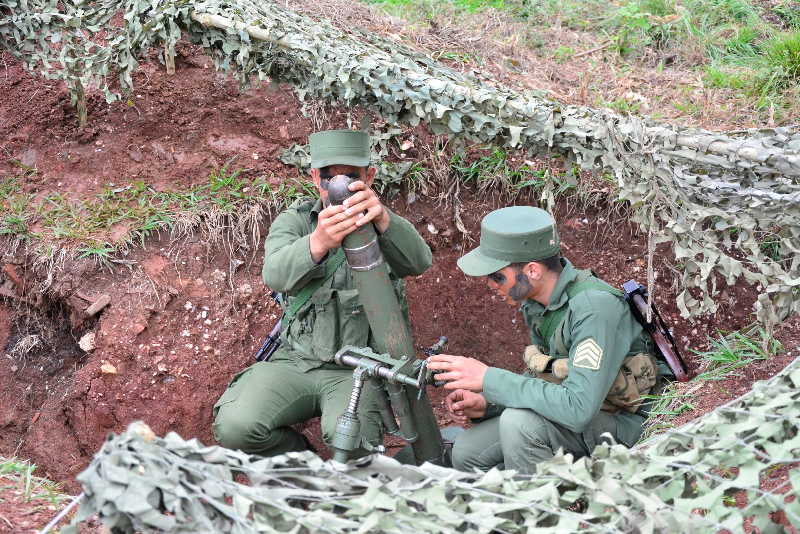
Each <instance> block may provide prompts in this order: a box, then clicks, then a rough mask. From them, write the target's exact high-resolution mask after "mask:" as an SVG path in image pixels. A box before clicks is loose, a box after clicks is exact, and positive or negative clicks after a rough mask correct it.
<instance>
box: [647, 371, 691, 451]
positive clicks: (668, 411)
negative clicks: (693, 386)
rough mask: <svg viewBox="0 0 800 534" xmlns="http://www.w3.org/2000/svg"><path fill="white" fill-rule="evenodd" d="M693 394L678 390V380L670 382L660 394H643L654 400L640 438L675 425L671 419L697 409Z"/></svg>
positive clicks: (650, 435)
mask: <svg viewBox="0 0 800 534" xmlns="http://www.w3.org/2000/svg"><path fill="white" fill-rule="evenodd" d="M692 397H693V395H691V394H684V393H679V392H678V382H670V383H669V384H667V385H666V387H665V388H664V390H663V391H662V392H661V393H660V394H658V395H643V396H642V398H644V399H646V400H649V401H652V404H651V406H650V415H649V417H648V419H647V421H646V422H645V425H644V432H642V436H641V437H640V438H639V442H640V443H641V442H643V441H645V440H647V439H648V438H650V437H652V436H654V435H656V434H658V433H660V432H662V431H664V430H668V429H670V428H673V427H674V425H673V424H672V423H671V420H672V419H673V418H674V417H676V416H678V415H681V414H684V413H686V412H690V411H692V410H694V409H695V407H694V404H692V402H691V399H692Z"/></svg>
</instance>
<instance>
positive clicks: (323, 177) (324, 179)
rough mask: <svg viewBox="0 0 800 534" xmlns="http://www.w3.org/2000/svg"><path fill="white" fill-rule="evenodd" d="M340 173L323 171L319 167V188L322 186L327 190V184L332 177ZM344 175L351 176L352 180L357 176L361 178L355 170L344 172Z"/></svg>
mask: <svg viewBox="0 0 800 534" xmlns="http://www.w3.org/2000/svg"><path fill="white" fill-rule="evenodd" d="M340 174H342V173H339V174H331V173H330V172H328V171H327V170H325V171H323V170H321V169H320V171H319V186H320V188H322V189H324V190H325V191H327V190H328V186H329V185H330V183H331V179H333V178H334V177H335V176H339V175H340ZM344 175H345V176H347V177H348V178H352V179H353V180H358V179H359V178H361V176H360V175H359V173H357V172H348V173H344Z"/></svg>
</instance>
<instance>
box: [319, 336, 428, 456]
mask: <svg viewBox="0 0 800 534" xmlns="http://www.w3.org/2000/svg"><path fill="white" fill-rule="evenodd" d="M333 359H334V361H335V362H336V363H337V364H338V365H341V366H347V367H353V368H354V371H353V390H352V392H351V394H350V402H349V403H348V406H347V410H346V411H345V413H343V414H342V415H340V416H339V418H338V419H337V422H336V432H335V433H334V436H333V439H332V441H331V448H332V449H333V459H334V460H336V461H339V462H346V461H347V459H348V458H349V455H350V453H351V452H352V451H354V450H355V449H357V448H358V447H362V448H363V449H365V450H368V451H370V452H383V446H382V445H372V444H370V443H366V441H365V440H363V439H362V437H361V432H360V430H361V425H360V422H359V420H358V405H359V403H360V401H361V393H362V391H363V388H364V385H365V382H368V383H369V387H370V388H372V393H373V394H374V395H375V396H376V399H377V404H378V407H379V409H380V413H381V419H382V420H383V424H384V427H385V428H386V431H387V432H388V433H390V434H392V435H395V436H398V437H400V438H401V439H403V440H405V441H407V442H409V443H414V442H415V441H417V439H419V438H420V436H419V433H418V430H417V428H416V425H415V423H414V418H413V417H412V413H411V406H410V404H409V401H408V396H407V395H406V390H405V388H406V386H411V387H413V388H416V389H417V390H418V395H420V396H423V395H424V394H425V386H426V385H427V384H429V383H432V380H431V375H430V373H429V372H426V366H425V360H418V359H414V358H404V359H397V358H392V357H391V356H390V355H388V354H378V353H376V352H374V351H373V350H372V349H370V348H369V347H352V346H346V347H343V348H342V349H341V350H340V351H339V352H337V353H336V355H335V356H334V357H333Z"/></svg>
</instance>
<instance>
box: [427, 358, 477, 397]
mask: <svg viewBox="0 0 800 534" xmlns="http://www.w3.org/2000/svg"><path fill="white" fill-rule="evenodd" d="M428 368H429V369H433V370H434V371H440V372H438V373H434V378H435V379H436V380H444V381H445V382H447V383H446V384H445V385H444V388H445V389H467V390H469V391H475V392H477V393H480V392H481V391H483V377H484V375H485V374H486V370H487V369H488V368H489V366H488V365H486V364H485V363H483V362H480V361H478V360H476V359H475V358H465V357H464V356H454V355H452V354H437V355H435V356H431V357H430V358H428Z"/></svg>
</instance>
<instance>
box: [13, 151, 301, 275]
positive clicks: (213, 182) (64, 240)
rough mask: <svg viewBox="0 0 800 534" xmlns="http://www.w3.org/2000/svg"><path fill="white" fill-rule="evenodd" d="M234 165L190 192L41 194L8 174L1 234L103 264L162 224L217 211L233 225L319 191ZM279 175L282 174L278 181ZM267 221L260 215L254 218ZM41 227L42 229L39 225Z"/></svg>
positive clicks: (133, 189) (139, 184)
mask: <svg viewBox="0 0 800 534" xmlns="http://www.w3.org/2000/svg"><path fill="white" fill-rule="evenodd" d="M245 174H246V173H245V172H244V171H243V170H242V169H238V170H232V169H230V168H229V165H225V166H223V167H222V168H221V169H217V170H215V171H213V172H212V173H211V174H210V175H209V177H208V180H207V182H206V183H203V184H199V185H196V186H193V187H191V188H190V189H189V190H184V191H157V190H156V189H155V188H154V187H152V186H151V185H150V184H148V183H146V182H144V181H134V182H131V183H129V184H126V185H124V186H117V187H114V186H108V187H106V188H105V189H103V190H102V191H100V192H99V193H97V194H95V195H92V196H90V197H82V198H73V197H71V196H69V195H68V194H64V193H52V194H50V195H47V196H45V197H42V198H39V199H35V198H34V196H33V195H31V194H28V193H26V192H25V191H24V190H23V188H22V187H21V185H20V184H21V183H22V182H21V180H20V179H19V177H8V178H4V179H2V180H0V192H3V193H5V194H4V195H2V196H0V235H2V236H10V237H12V238H13V237H16V238H18V239H20V240H31V241H32V240H36V241H37V242H39V244H40V245H47V244H56V245H58V246H59V247H68V248H70V249H72V250H74V251H75V253H76V255H77V257H79V258H90V259H94V260H96V261H98V262H99V263H102V264H107V263H108V262H110V261H112V259H113V257H114V255H115V254H117V253H119V252H124V251H126V250H127V249H128V248H129V247H130V246H132V245H135V244H136V245H141V246H143V245H144V242H145V240H146V239H148V238H151V237H153V236H154V235H156V234H158V233H160V232H162V231H168V232H169V231H173V230H174V229H175V228H176V227H177V226H179V225H180V226H181V227H182V228H184V229H185V225H186V224H187V223H186V221H194V222H199V221H200V220H201V219H202V218H203V217H206V218H208V217H211V218H213V219H214V220H216V221H218V224H221V225H223V226H226V227H231V226H232V225H230V224H226V220H227V222H228V223H230V221H231V220H235V219H237V218H239V217H242V216H244V215H242V214H247V213H252V210H251V209H250V208H254V207H256V208H263V210H265V211H267V212H273V211H274V212H277V211H279V210H281V209H283V208H284V207H286V206H287V205H288V204H290V203H291V202H292V201H294V200H295V199H297V198H299V197H301V196H316V190H315V189H314V188H313V187H312V186H311V184H309V183H305V182H300V181H282V182H280V183H278V184H277V185H273V184H272V183H271V182H270V179H269V177H266V176H261V177H248V176H245ZM273 181H274V180H273ZM258 223H259V221H257V220H253V221H252V224H258ZM34 229H35V231H34Z"/></svg>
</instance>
